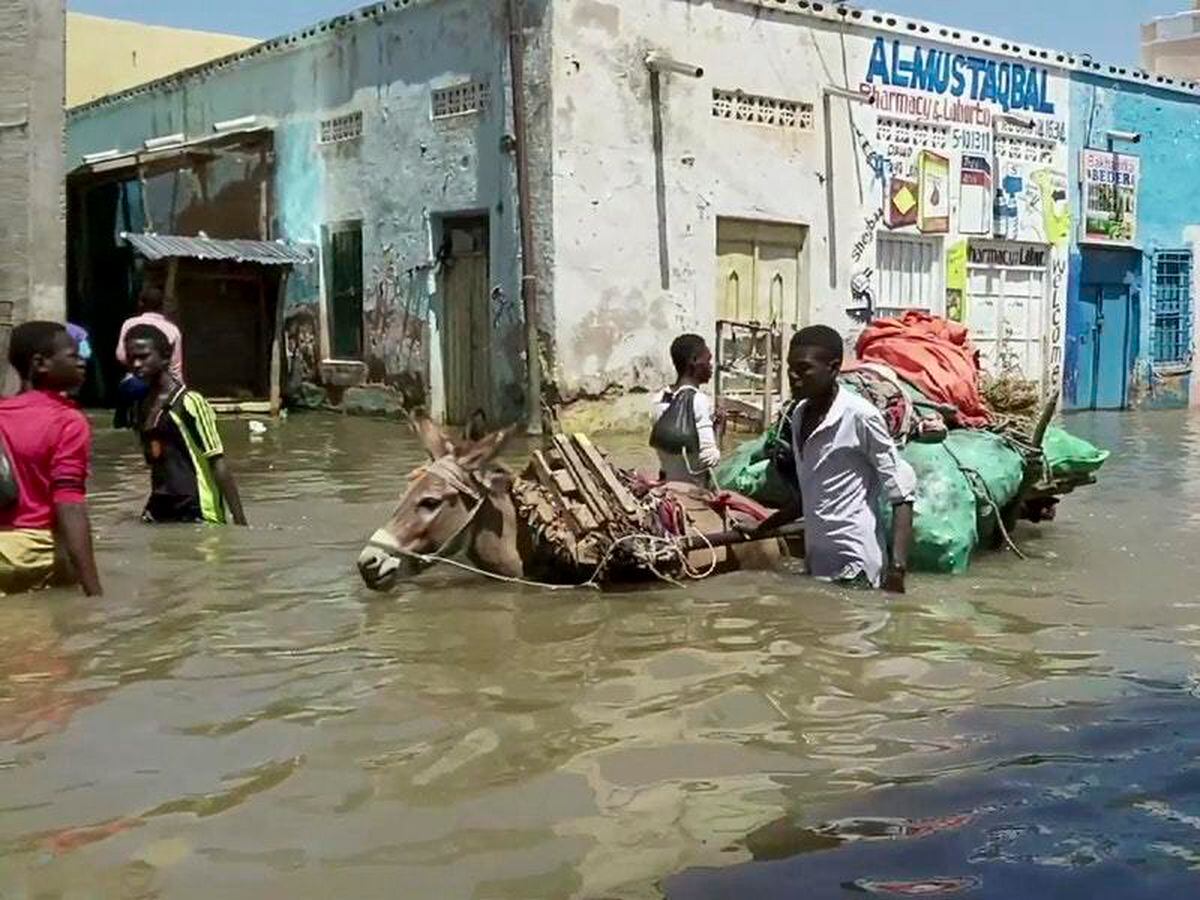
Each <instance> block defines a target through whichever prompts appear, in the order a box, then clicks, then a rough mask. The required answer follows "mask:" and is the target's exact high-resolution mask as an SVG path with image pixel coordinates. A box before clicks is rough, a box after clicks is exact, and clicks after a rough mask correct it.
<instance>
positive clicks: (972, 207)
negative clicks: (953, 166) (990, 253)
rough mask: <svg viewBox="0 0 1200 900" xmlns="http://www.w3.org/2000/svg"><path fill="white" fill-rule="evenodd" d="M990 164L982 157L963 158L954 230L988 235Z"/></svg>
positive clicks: (990, 198)
mask: <svg viewBox="0 0 1200 900" xmlns="http://www.w3.org/2000/svg"><path fill="white" fill-rule="evenodd" d="M992 204H993V200H992V164H991V162H990V161H989V160H987V159H985V158H984V157H982V156H971V155H968V154H963V158H962V171H961V173H960V175H959V183H958V230H959V231H960V232H962V233H963V234H991V233H992Z"/></svg>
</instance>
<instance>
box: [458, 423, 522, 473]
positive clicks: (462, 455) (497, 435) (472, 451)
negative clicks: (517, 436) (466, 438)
mask: <svg viewBox="0 0 1200 900" xmlns="http://www.w3.org/2000/svg"><path fill="white" fill-rule="evenodd" d="M516 430H517V429H516V426H511V427H509V428H505V429H503V430H501V431H493V432H492V433H491V434H489V435H486V436H485V437H483V438H481V439H480V440H478V441H473V442H472V443H470V444H467V445H466V446H464V447H461V448H460V449H459V452H458V462H459V463H460V464H461V465H462V466H463V467H464V468H466V469H468V470H470V469H478V468H479V467H480V466H482V465H485V464H487V463H489V462H491V461H492V460H493V459H495V458H496V456H497V455H499V453H500V451H501V450H503V449H504V445H505V444H506V443H508V439H509V438H510V437H512V436H513V434H514V433H515V432H516Z"/></svg>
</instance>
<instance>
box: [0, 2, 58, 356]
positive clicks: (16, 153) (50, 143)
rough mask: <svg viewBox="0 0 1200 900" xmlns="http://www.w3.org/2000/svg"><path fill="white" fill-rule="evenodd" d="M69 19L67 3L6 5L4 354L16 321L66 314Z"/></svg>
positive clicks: (0, 22)
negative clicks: (65, 120)
mask: <svg viewBox="0 0 1200 900" xmlns="http://www.w3.org/2000/svg"><path fill="white" fill-rule="evenodd" d="M63 16H64V13H63V4H62V2H61V0H0V222H3V223H4V224H3V228H0V326H5V327H3V329H2V331H3V337H2V338H0V343H2V344H3V346H2V347H0V350H3V351H4V354H7V347H8V328H7V327H6V326H7V325H9V324H10V323H11V322H21V321H24V320H26V319H30V318H50V319H60V320H61V319H62V317H63V315H64V312H65V309H64V301H63V278H64V241H65V233H64V223H63ZM10 303H11V304H12V306H11V309H10V308H9V307H8V304H10Z"/></svg>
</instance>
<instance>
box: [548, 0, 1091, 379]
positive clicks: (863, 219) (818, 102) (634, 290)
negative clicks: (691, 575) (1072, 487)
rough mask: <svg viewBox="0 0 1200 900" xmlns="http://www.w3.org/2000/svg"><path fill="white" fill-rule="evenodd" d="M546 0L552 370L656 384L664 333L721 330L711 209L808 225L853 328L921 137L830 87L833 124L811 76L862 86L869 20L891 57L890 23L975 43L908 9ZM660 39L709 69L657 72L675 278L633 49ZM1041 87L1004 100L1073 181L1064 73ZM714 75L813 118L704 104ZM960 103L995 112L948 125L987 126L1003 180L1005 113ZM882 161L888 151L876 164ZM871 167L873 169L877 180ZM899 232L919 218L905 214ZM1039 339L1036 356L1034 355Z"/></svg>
mask: <svg viewBox="0 0 1200 900" xmlns="http://www.w3.org/2000/svg"><path fill="white" fill-rule="evenodd" d="M556 10H557V11H556V16H555V20H554V50H555V52H554V54H553V59H554V103H555V117H554V122H555V130H554V148H555V153H554V166H553V179H554V233H555V236H556V246H555V259H554V289H555V317H556V318H555V337H556V349H557V363H558V370H559V371H558V373H557V377H558V378H559V381H560V384H561V385H562V387H563V388H564V393H565V394H566V396H567V397H568V398H570V397H572V396H578V395H580V394H596V393H599V392H601V391H603V390H604V389H605V388H607V387H609V386H612V385H622V386H625V387H629V386H633V385H638V386H643V387H647V388H653V387H655V386H657V385H658V384H660V383H661V382H663V381H664V380H665V379H666V378H667V377H668V371H669V365H668V359H667V346H668V344H669V342H670V340H671V338H672V336H673V335H674V334H676V333H678V332H680V331H683V330H697V331H699V332H700V333H703V334H706V335H709V334H712V333H713V331H714V328H715V326H714V319H715V303H714V301H715V284H716V222H717V218H718V217H719V216H720V217H741V218H753V219H763V220H775V221H782V222H794V223H799V224H804V225H807V226H808V227H809V229H810V230H809V238H808V245H807V266H806V273H805V274H806V277H807V280H808V293H809V297H810V303H811V307H810V315H809V321H810V322H823V323H826V324H830V325H833V326H834V327H837V328H839V329H840V330H842V331H843V332H844V333H846V334H847V335H848V336H850V335H852V334H853V332H855V331H856V329H857V328H859V327H861V326H859V325H857V324H856V322H855V320H854V319H853V318H851V317H850V316H849V315H848V314H847V310H848V309H852V308H854V307H856V306H857V305H858V303H859V301H857V300H854V299H852V298H851V296H850V291H849V284H850V280H851V277H852V276H853V275H855V274H858V275H860V276H861V275H863V274H864V270H865V269H867V268H871V266H870V265H869V263H870V262H872V261H873V259H874V248H873V243H874V236H875V234H876V233H877V232H879V231H887V230H889V229H888V228H887V226H886V224H885V222H884V221H881V218H880V215H879V214H880V210H881V207H883V206H885V205H886V203H887V198H886V191H885V188H886V184H887V182H888V180H889V179H890V178H891V176H892V175H893V174H903V170H904V168H905V167H906V166H907V165H908V164H910V163H911V164H912V165H913V166H914V167H915V159H916V157H917V156H918V155H919V148H918V149H917V151H916V152H915V153H910V152H909V151H906V150H899V151H897V150H896V148H889V147H888V146H886V145H884V144H881V143H880V141H879V136H878V134H877V130H876V119H877V115H878V113H877V112H876V110H875V108H874V107H872V106H868V105H866V104H858V103H849V102H847V101H845V100H842V99H837V98H834V99H831V101H830V104H831V105H830V110H831V116H830V121H829V122H826V121H825V120H824V115H823V108H822V107H823V103H822V89H823V87H824V86H827V85H834V86H838V87H841V88H849V89H851V90H853V91H855V92H859V91H861V90H863V89H864V87H863V85H864V82H865V81H866V80H867V75H868V70H869V68H870V61H871V58H872V50H873V47H874V44H875V38H876V37H877V36H879V35H883V36H884V37H885V38H886V40H885V45H886V48H885V49H886V52H887V54H888V56H887V59H888V64H889V66H890V65H891V55H890V54H891V52H892V50H891V46H892V40H893V39H898V40H900V41H901V43H902V46H901V53H900V55H901V57H904V56H905V54H906V53H911V46H912V44H913V42H914V40H915V41H916V42H917V43H919V44H920V46H921V47H922V48H923V49H925V50H927V49H929V48H937V49H939V50H942V51H945V50H950V51H951V52H954V53H959V54H977V53H978V52H979V51H978V50H977V49H976V48H975V47H974V46H971V45H970V44H967V42H966V38H965V37H964V38H963V39H962V40H961V41H960V42H959V43H960V46H959V47H953V46H951V44H952V43H953V41H952V40H951V41H948V42H946V43H938V42H936V41H935V40H933V37H934V35H935V34H936V33H937V32H935V31H933V28H934V27H930V29H927V30H928V31H929V33H926V34H922V33H920V32H919V30H918V31H917V33H915V34H914V33H913V32H911V31H909V30H908V29H907V28H906V27H905V23H904V22H903V21H901V22H900V23H898V25H897V26H896V27H894V28H891V29H888V28H887V27H886V26H884V27H880V28H879V29H878V30H874V29H872V30H868V29H867V28H865V27H859V26H849V25H846V24H844V23H843V22H841V21H837V22H833V21H829V20H828V19H827V17H817V16H811V15H801V14H798V13H797V12H795V11H780V10H775V9H771V8H766V7H762V6H760V5H758V4H754V3H750V2H739V0H731V2H725V3H714V4H709V3H704V4H697V3H689V2H683V0H649V2H648V0H560V3H559V5H558V6H557V7H556ZM863 21H867V19H866V18H865V17H864V19H863ZM997 43H999V41H997ZM962 45H965V46H962ZM652 49H653V50H661V51H663V52H664V53H667V54H669V55H670V56H672V57H673V58H675V59H678V60H683V61H686V62H689V63H695V64H697V65H700V66H703V68H704V76H703V77H702V78H700V79H691V78H687V77H684V76H679V75H665V76H663V82H662V83H663V91H662V102H663V116H664V131H665V140H664V147H665V150H664V168H665V183H666V189H667V238H668V248H669V256H670V263H671V265H670V286H669V288H667V289H663V287H662V286H661V284H660V273H659V254H658V230H657V229H658V225H657V213H656V205H655V162H654V153H653V148H652V117H651V102H650V78H649V75H648V72H647V70H646V68H645V66H644V64H643V59H644V56H645V53H646V52H647V51H648V50H652ZM876 52H878V51H876ZM988 58H990V59H992V60H994V61H995V62H996V63H1000V62H1005V63H1008V64H1009V71H1010V72H1011V67H1012V64H1013V63H1014V62H1018V61H1019V62H1020V63H1021V65H1022V67H1023V68H1024V67H1028V66H1032V65H1037V66H1042V67H1045V66H1047V65H1048V63H1047V62H1044V61H1041V60H1030V59H1025V58H1018V57H1016V56H1013V55H1008V54H1005V55H996V56H992V57H988ZM877 62H878V60H877ZM961 70H962V71H965V73H966V76H965V82H966V84H965V90H964V94H970V92H971V89H972V85H971V80H972V78H971V73H970V70H969V69H967V68H966V67H965V65H964V66H962V69H961ZM872 81H873V84H874V87H875V88H876V89H877V90H878V89H886V90H889V91H894V92H896V93H898V94H901V95H906V96H911V97H912V98H917V99H919V100H920V103H921V106H920V110H921V113H920V114H916V115H913V114H909V113H901V112H894V111H893V112H891V113H888V115H897V116H901V117H906V118H909V119H920V118H921V115H922V114H923V115H927V116H928V115H932V114H933V112H932V111H933V109H934V108H935V106H934V105H935V104H936V105H937V108H938V109H940V110H941V111H942V114H943V115H951V116H959V115H960V114H962V107H961V106H959V105H958V104H956V103H955V100H956V98H954V97H953V96H952V94H953V90H952V88H951V89H948V90H946V91H943V92H939V91H937V90H936V89H934V90H909V89H901V88H898V87H895V86H890V85H884V84H882V83H881V79H880V77H879V75H878V67H877V72H876V75H875V76H874V77H873V79H872ZM1044 83H1045V85H1046V87H1047V96H1046V97H1045V98H1042V97H1040V95H1039V97H1038V98H1037V99H1038V100H1041V101H1044V102H1045V103H1052V104H1053V105H1054V107H1055V109H1054V113H1053V114H1047V113H1045V112H1036V111H1035V112H1030V111H1028V110H1020V111H1019V112H1018V111H1014V115H1016V116H1018V117H1019V118H1022V119H1027V120H1036V122H1037V123H1038V124H1037V126H1036V128H1035V130H1038V131H1041V132H1042V133H1046V134H1051V135H1054V136H1056V141H1055V146H1054V147H1053V150H1052V156H1053V160H1052V162H1051V163H1049V164H1048V165H1044V166H1043V168H1048V169H1052V170H1053V171H1054V173H1055V177H1056V179H1058V178H1059V177H1061V181H1060V182H1058V183H1060V184H1065V178H1066V170H1067V157H1066V145H1065V137H1066V133H1067V129H1066V121H1065V118H1066V116H1067V115H1068V113H1069V104H1068V87H1067V81H1066V78H1065V77H1064V76H1063V74H1062V73H1060V72H1057V71H1056V70H1054V69H1049V70H1048V71H1047V75H1046V78H1045V81H1044ZM980 84H982V73H981V78H980ZM976 87H978V85H976ZM714 88H719V89H723V90H725V89H733V90H736V89H741V90H743V91H745V92H746V93H749V94H761V95H766V96H772V97H780V98H786V99H789V100H798V101H804V102H807V103H810V104H812V106H813V108H814V109H813V112H814V116H815V122H814V125H815V127H814V129H813V130H812V131H811V132H796V131H785V130H781V129H776V128H772V127H768V126H760V125H755V124H749V123H744V122H734V121H726V120H721V119H717V118H714V117H713V116H712V114H711V105H712V91H713V89H714ZM1022 99H1024V98H1022ZM961 100H962V101H963V103H964V104H966V105H968V106H970V107H972V108H975V107H981V108H982V112H980V111H978V110H976V111H975V112H974V113H973V114H974V115H975V116H976V117H977V120H988V121H987V122H986V125H984V124H982V121H977V126H978V127H975V126H963V125H961V124H960V123H955V124H954V129H953V130H954V131H956V132H958V133H959V134H960V135H961V134H962V133H964V132H970V131H976V132H979V133H986V135H987V138H986V144H987V150H986V153H985V154H984V155H986V156H987V158H988V159H990V160H991V165H992V168H993V176H995V174H996V169H997V168H998V167H997V164H996V159H995V153H994V147H993V146H992V141H993V137H994V135H993V131H994V129H995V128H997V127H1003V126H1001V125H998V124H996V122H995V117H996V116H997V115H998V114H1000V113H1002V112H1004V110H1003V109H1002V108H1001V106H1000V105H999V104H998V103H994V102H991V101H990V100H988V99H980V100H979V101H978V103H976V102H974V101H972V100H971V98H970V97H969V96H963V97H961ZM886 102H887V101H883V102H881V104H880V105H884V103H886ZM893 105H894V101H893ZM1018 105H1020V104H1018ZM1035 105H1036V104H1035ZM1047 108H1048V107H1046V106H1044V105H1043V106H1042V109H1043V110H1045V109H1047ZM827 129H828V135H829V139H830V141H831V142H832V144H831V147H832V152H833V158H834V162H833V167H832V180H833V188H834V201H835V203H834V205H835V210H836V213H835V216H834V221H835V223H836V224H835V226H834V227H835V229H836V231H835V237H836V256H835V260H836V261H835V262H834V265H833V268H834V270H835V271H834V272H833V273H832V275H833V277H832V278H831V272H830V247H829V240H830V225H829V215H828V212H827V196H826V186H825V178H826V176H827V174H828V173H827V171H826V161H825V156H826V143H825V141H826V134H827ZM1058 136H1061V140H1058V139H1057V137H1058ZM906 155H909V156H911V157H912V158H911V159H906V158H905V156H906ZM944 155H945V156H946V157H947V159H948V161H949V163H950V165H949V173H948V174H949V178H948V184H949V186H950V187H951V188H952V201H951V208H950V210H949V219H950V222H949V227H948V233H947V234H946V235H945V236H944V238H943V239H942V244H943V245H944V246H943V249H945V247H948V246H949V245H950V244H952V243H955V242H957V241H958V240H959V239H960V238H961V235H960V234H959V225H960V222H959V220H960V211H959V209H958V205H957V204H958V190H957V185H958V182H959V165H960V158H961V154H960V153H959V152H958V151H953V152H946V153H945V154H944ZM881 157H882V158H884V159H886V160H887V162H885V163H881V162H880V158H881ZM873 169H874V170H875V171H874V172H873ZM876 172H882V177H877V175H876V174H875V173H876ZM1026 181H1027V182H1028V179H1026ZM1027 201H1028V202H1026V203H1025V204H1024V206H1023V210H1024V214H1023V217H1022V225H1021V228H1022V230H1021V233H1020V235H1019V237H1020V239H1022V240H1044V241H1045V242H1046V243H1055V244H1057V247H1056V250H1055V254H1056V255H1061V257H1062V258H1063V259H1064V260H1065V236H1064V237H1063V238H1061V239H1060V238H1057V237H1055V238H1054V240H1053V241H1052V240H1051V239H1050V238H1049V237H1047V236H1046V235H1045V234H1044V228H1043V229H1042V232H1043V233H1042V235H1041V236H1040V237H1039V235H1038V234H1036V233H1035V232H1036V231H1037V229H1038V227H1039V225H1040V223H1041V222H1042V221H1043V217H1042V215H1041V210H1040V208H1039V203H1040V195H1035V194H1034V193H1031V194H1030V197H1029V198H1027ZM1035 213H1036V214H1035ZM868 220H870V221H871V222H872V224H870V225H868V224H867V222H868ZM895 230H896V231H900V232H916V231H917V228H916V226H910V227H901V228H897V229H895ZM983 236H984V235H980V237H983ZM856 243H857V244H858V245H859V247H860V249H859V252H858V254H855V253H854V247H855V245H856ZM855 255H857V256H859V259H858V261H857V262H856V261H855V259H854V256H855ZM868 279H869V276H868ZM1065 287H1066V286H1065V283H1064V284H1062V285H1060V286H1059V287H1058V288H1057V289H1056V290H1057V293H1058V295H1059V297H1060V300H1059V302H1060V303H1061V304H1062V305H1063V308H1065ZM941 308H943V309H944V298H942V307H941ZM1047 350H1048V348H1047ZM1050 355H1051V354H1050V353H1049V352H1047V353H1046V358H1047V359H1049V357H1050ZM1058 355H1059V358H1061V353H1059V354H1058Z"/></svg>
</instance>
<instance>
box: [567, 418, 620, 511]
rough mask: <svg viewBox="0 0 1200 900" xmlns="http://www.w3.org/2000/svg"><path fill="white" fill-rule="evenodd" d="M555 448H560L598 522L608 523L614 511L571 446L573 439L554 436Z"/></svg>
mask: <svg viewBox="0 0 1200 900" xmlns="http://www.w3.org/2000/svg"><path fill="white" fill-rule="evenodd" d="M554 446H555V447H556V448H558V452H559V454H560V455H561V456H562V459H563V462H564V463H565V464H566V467H567V470H568V471H569V472H570V473H571V477H572V478H574V479H575V483H576V484H577V485H578V486H579V493H580V495H581V496H582V497H583V499H584V500H585V501H586V502H587V505H588V507H589V508H590V509H591V511H592V513H593V514H594V515H595V516H596V520H597V521H598V522H608V521H610V520H611V519H612V517H613V516H612V511H611V510H610V509H609V507H608V504H607V503H606V502H605V501H604V495H603V494H602V493H601V492H600V490H599V489H598V488H597V487H596V484H595V482H594V481H593V480H592V477H591V475H590V474H589V473H588V470H587V467H586V466H585V465H584V464H583V460H582V459H580V458H579V454H578V453H576V452H575V448H574V446H572V444H571V439H570V438H569V437H567V436H566V435H565V434H556V435H554Z"/></svg>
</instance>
